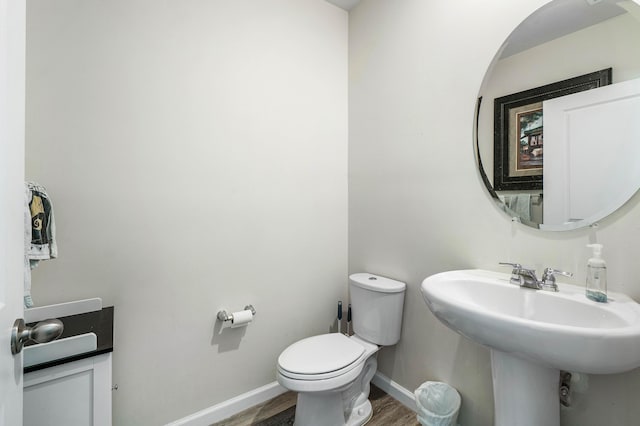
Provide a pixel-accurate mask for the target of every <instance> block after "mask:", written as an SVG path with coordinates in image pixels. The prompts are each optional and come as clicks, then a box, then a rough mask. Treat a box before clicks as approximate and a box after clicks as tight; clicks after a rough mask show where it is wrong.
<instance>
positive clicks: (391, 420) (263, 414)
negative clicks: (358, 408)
mask: <svg viewBox="0 0 640 426" xmlns="http://www.w3.org/2000/svg"><path fill="white" fill-rule="evenodd" d="M296 397H297V395H296V393H294V392H287V393H284V394H282V395H280V396H277V397H275V398H273V399H271V400H269V401H267V402H265V403H262V404H259V405H256V406H255V407H251V408H249V409H247V410H245V411H243V412H241V413H238V414H236V415H235V416H233V417H230V418H228V419H226V420H223V421H221V422H218V423H214V424H213V425H211V426H285V425H293V418H294V414H295V411H296ZM369 400H370V401H371V405H372V406H373V417H372V418H371V420H369V423H367V426H393V425H397V426H420V423H419V422H418V421H417V420H416V414H415V413H414V412H413V411H411V410H410V409H408V408H407V407H405V406H404V405H402V404H401V403H399V402H398V401H396V400H395V399H393V398H391V396H389V395H388V394H386V393H385V392H384V391H382V390H381V389H380V388H378V387H376V386H374V385H371V392H370V394H369Z"/></svg>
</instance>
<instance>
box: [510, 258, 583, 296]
mask: <svg viewBox="0 0 640 426" xmlns="http://www.w3.org/2000/svg"><path fill="white" fill-rule="evenodd" d="M500 265H508V266H511V267H512V268H513V269H512V270H511V279H510V280H509V282H510V283H511V284H515V285H518V286H520V287H526V288H532V289H534V290H547V291H558V285H557V284H556V277H555V276H556V275H564V276H565V277H572V276H573V274H572V273H571V272H563V271H559V270H557V269H553V268H546V269H545V270H544V273H543V274H542V280H538V277H537V276H536V271H535V269H528V268H524V267H522V265H521V264H519V263H508V262H500Z"/></svg>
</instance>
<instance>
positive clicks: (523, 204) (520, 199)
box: [507, 194, 531, 221]
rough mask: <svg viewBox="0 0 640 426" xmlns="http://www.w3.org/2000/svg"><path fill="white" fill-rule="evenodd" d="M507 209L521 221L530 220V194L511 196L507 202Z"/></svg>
mask: <svg viewBox="0 0 640 426" xmlns="http://www.w3.org/2000/svg"><path fill="white" fill-rule="evenodd" d="M507 207H509V208H510V209H511V210H512V211H514V212H516V214H517V215H518V217H519V218H520V219H521V220H526V221H530V220H531V194H512V195H511V196H510V197H509V199H508V200H507Z"/></svg>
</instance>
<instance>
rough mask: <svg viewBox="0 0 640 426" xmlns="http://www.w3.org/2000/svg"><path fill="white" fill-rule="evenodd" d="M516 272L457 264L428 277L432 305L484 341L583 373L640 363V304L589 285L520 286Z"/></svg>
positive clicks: (452, 323)
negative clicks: (600, 295) (592, 296)
mask: <svg viewBox="0 0 640 426" xmlns="http://www.w3.org/2000/svg"><path fill="white" fill-rule="evenodd" d="M509 278H510V275H509V274H501V273H497V272H489V271H482V270H467V271H451V272H444V273H440V274H437V275H433V276H431V277H429V278H427V279H425V280H424V281H423V282H422V287H421V290H422V295H423V296H424V299H425V301H426V303H427V306H428V307H429V309H431V311H432V312H433V313H434V314H435V316H436V317H437V318H438V319H440V320H441V321H442V322H443V323H445V324H446V325H447V326H449V327H450V328H451V329H453V330H455V331H457V332H458V333H460V334H462V335H463V336H466V337H468V338H470V339H471V340H474V341H476V342H478V343H481V344H483V345H486V346H489V347H491V348H495V349H499V350H501V351H504V352H508V353H511V354H515V355H519V356H521V357H523V358H526V359H529V360H531V361H534V362H537V363H540V364H543V365H546V366H549V367H553V368H557V369H561V370H568V371H579V372H583V373H594V374H595V373H598V374H607V373H621V372H623V371H628V370H631V369H634V368H636V367H638V366H640V305H638V304H637V303H636V302H634V301H633V300H632V299H630V298H629V297H628V296H625V295H623V294H615V293H610V295H609V303H597V302H593V301H591V300H589V299H587V298H586V297H585V296H584V287H578V286H573V285H569V284H562V283H559V284H558V287H559V292H557V293H554V292H549V291H541V290H532V289H527V288H520V287H518V286H516V285H514V284H511V283H509Z"/></svg>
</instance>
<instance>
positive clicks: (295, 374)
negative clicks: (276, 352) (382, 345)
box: [278, 333, 378, 381]
mask: <svg viewBox="0 0 640 426" xmlns="http://www.w3.org/2000/svg"><path fill="white" fill-rule="evenodd" d="M377 350H378V346H377V345H374V344H371V343H369V342H366V341H364V340H362V339H360V338H358V337H357V336H351V337H347V336H345V335H343V334H340V333H331V334H321V335H318V336H313V337H308V338H306V339H302V340H300V341H298V342H296V343H294V344H292V345H291V346H289V347H288V348H287V349H285V350H284V351H283V352H282V354H281V355H280V357H279V358H278V373H279V374H280V375H282V376H285V377H287V378H289V379H293V380H296V381H323V380H326V379H332V378H338V377H341V376H345V375H346V376H351V375H350V374H348V373H349V372H351V371H352V370H358V371H353V373H356V374H357V373H359V370H360V368H361V367H362V365H363V364H364V361H365V360H366V359H367V358H368V357H369V356H370V355H371V354H373V353H374V352H376V351H377ZM345 379H346V377H345Z"/></svg>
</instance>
